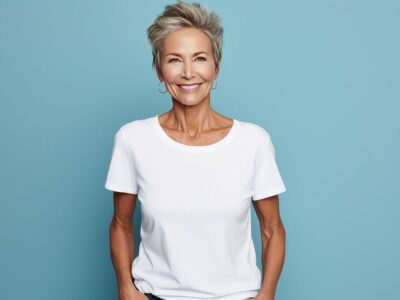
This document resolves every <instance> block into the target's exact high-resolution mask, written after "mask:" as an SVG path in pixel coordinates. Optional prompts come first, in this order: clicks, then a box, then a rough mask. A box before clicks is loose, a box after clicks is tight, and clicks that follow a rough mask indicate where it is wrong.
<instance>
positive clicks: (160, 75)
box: [157, 68, 164, 82]
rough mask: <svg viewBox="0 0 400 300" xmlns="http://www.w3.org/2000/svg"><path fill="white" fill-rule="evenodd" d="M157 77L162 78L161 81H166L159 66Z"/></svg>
mask: <svg viewBox="0 0 400 300" xmlns="http://www.w3.org/2000/svg"><path fill="white" fill-rule="evenodd" d="M157 77H158V80H160V82H163V81H164V76H163V75H162V72H161V70H160V69H158V68H157Z"/></svg>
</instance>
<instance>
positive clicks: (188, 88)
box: [177, 83, 201, 93]
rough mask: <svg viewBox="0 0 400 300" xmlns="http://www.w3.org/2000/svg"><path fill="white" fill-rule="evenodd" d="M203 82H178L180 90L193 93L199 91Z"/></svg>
mask: <svg viewBox="0 0 400 300" xmlns="http://www.w3.org/2000/svg"><path fill="white" fill-rule="evenodd" d="M200 85H201V83H196V84H190V85H188V84H182V85H181V84H177V86H178V87H179V90H180V91H182V92H183V93H193V92H195V91H197V90H198V89H199V87H200Z"/></svg>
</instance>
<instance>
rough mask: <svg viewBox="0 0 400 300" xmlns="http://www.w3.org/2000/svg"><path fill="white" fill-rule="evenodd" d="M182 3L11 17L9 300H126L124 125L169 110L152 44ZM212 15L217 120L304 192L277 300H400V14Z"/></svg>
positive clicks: (0, 4)
mask: <svg viewBox="0 0 400 300" xmlns="http://www.w3.org/2000/svg"><path fill="white" fill-rule="evenodd" d="M168 3H171V2H169V1H140V2H139V1H105V0H96V1H93V0H79V1H78V0H69V1H50V0H48V1H45V0H37V1H22V0H20V1H5V0H0V101H1V109H0V134H1V140H2V141H1V148H0V151H1V155H0V157H1V167H0V180H1V187H2V188H1V190H0V199H1V202H0V237H1V243H2V245H1V248H0V264H1V267H0V298H1V299H38V300H39V299H40V300H46V299H59V300H62V299H68V300H69V299H85V300H86V299H107V300H108V299H117V292H116V282H115V275H114V273H113V268H112V264H111V259H110V254H109V248H108V247H109V240H108V226H109V223H110V220H111V217H112V213H113V201H112V193H111V192H109V191H107V190H105V189H104V187H103V185H104V181H105V176H106V171H107V168H108V164H109V159H110V155H111V147H112V139H113V135H114V133H115V132H116V130H117V129H118V128H119V126H121V125H122V124H124V123H126V122H129V121H131V120H134V119H139V118H145V117H148V116H152V115H155V114H157V113H163V112H165V111H167V110H169V109H170V106H171V100H170V98H169V97H168V96H169V95H168V94H161V93H159V91H158V80H157V77H156V75H155V73H154V71H153V70H152V69H151V59H152V57H151V49H150V45H149V44H148V42H147V38H146V33H145V31H146V28H147V26H149V25H150V24H151V22H152V21H153V20H154V18H155V17H156V16H157V14H159V13H160V12H161V11H162V9H163V7H164V5H166V4H168ZM203 3H205V4H207V6H208V7H209V8H210V9H212V10H215V11H216V12H217V13H218V14H220V15H221V16H222V18H223V26H224V28H225V44H224V50H223V59H222V69H221V72H220V75H219V78H218V87H217V89H216V90H215V91H213V94H212V105H213V107H214V108H215V109H216V110H217V111H219V112H221V113H222V114H225V115H227V116H230V117H234V118H236V119H239V120H244V121H251V122H255V123H258V124H260V125H262V126H264V127H265V128H266V129H267V130H268V131H269V132H270V134H271V136H272V139H273V142H274V145H275V148H276V154H277V156H276V158H277V161H278V164H279V167H280V170H281V173H282V177H283V179H284V181H285V184H286V186H287V189H288V190H287V192H285V193H283V194H281V196H280V210H281V215H282V219H283V221H284V224H285V226H286V231H287V252H286V261H285V266H284V270H283V272H282V275H281V278H280V281H279V286H278V290H277V297H276V299H277V300H284V299H288V300H292V299H296V300H321V299H324V300H331V299H332V300H333V299H351V300H356V299H363V300H376V299H399V298H400V293H399V291H398V288H397V287H396V286H395V284H396V283H398V270H399V269H400V262H399V258H398V254H399V253H400V241H399V239H398V236H399V234H398V228H399V226H400V221H399V217H398V216H399V213H398V211H399V208H400V204H399V203H400V202H399V200H400V197H399V196H400V194H399V191H398V189H397V188H396V186H398V181H399V167H400V166H399V153H400V149H399V148H400V143H399V129H400V128H399V127H400V123H399V121H398V119H397V118H396V117H398V114H399V108H400V107H399V100H400V99H399V98H400V84H399V83H400V80H399V79H400V76H399V70H400V62H399V53H400V43H399V36H400V32H399V31H400V30H399V29H400V4H399V2H398V1H394V0H393V1H389V0H385V1H369V0H364V1H355V0H337V1H326V0H325V1H322V0H314V1H312V0H304V1H294V0H291V1H289V0H288V1H261V0H257V1H205V2H203ZM139 216H140V210H139V209H138V210H136V212H135V218H136V219H137V223H136V224H137V225H138V224H139ZM253 217H254V218H253V225H254V226H253V234H254V240H255V243H256V246H257V248H258V250H259V245H260V240H259V231H258V221H257V219H256V215H255V213H254V211H253ZM138 230H139V228H138V226H136V234H135V237H136V241H137V243H136V249H137V246H138V242H139V232H138ZM258 259H259V261H258V263H259V266H260V267H261V261H260V251H258Z"/></svg>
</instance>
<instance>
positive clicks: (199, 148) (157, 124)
mask: <svg viewBox="0 0 400 300" xmlns="http://www.w3.org/2000/svg"><path fill="white" fill-rule="evenodd" d="M158 116H159V115H158V114H157V115H155V116H154V117H153V125H154V127H155V129H156V131H157V133H158V135H159V136H160V137H161V138H162V140H163V141H164V142H166V143H167V144H169V145H171V146H172V147H175V148H177V149H180V150H184V151H189V152H208V151H213V150H215V149H218V148H220V147H222V146H223V145H225V144H227V143H228V142H229V141H230V140H231V139H232V137H233V135H234V133H235V131H236V127H237V126H238V121H237V120H236V119H234V118H233V119H232V120H233V124H232V126H231V129H230V130H229V132H228V133H227V134H226V135H225V136H224V137H223V138H222V139H220V140H219V141H217V142H215V143H212V144H209V145H199V146H196V145H187V144H182V143H179V142H177V141H175V140H174V139H173V138H171V137H170V136H169V135H168V134H167V133H166V132H165V131H164V129H163V128H162V126H161V124H160V122H159V120H158Z"/></svg>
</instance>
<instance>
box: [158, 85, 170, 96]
mask: <svg viewBox="0 0 400 300" xmlns="http://www.w3.org/2000/svg"><path fill="white" fill-rule="evenodd" d="M160 85H161V82H159V83H158V91H159V92H160V93H163V94H165V93H166V92H168V90H167V89H165V92H163V91H160Z"/></svg>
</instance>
